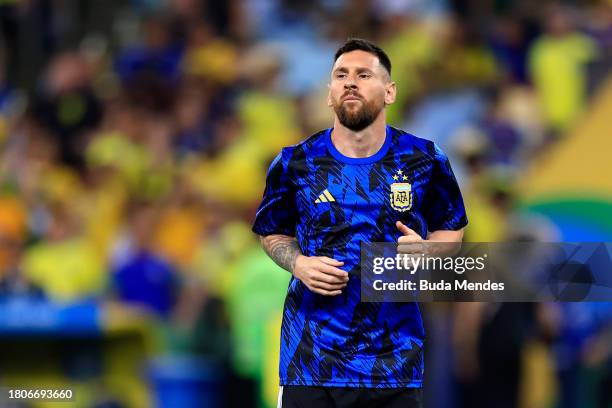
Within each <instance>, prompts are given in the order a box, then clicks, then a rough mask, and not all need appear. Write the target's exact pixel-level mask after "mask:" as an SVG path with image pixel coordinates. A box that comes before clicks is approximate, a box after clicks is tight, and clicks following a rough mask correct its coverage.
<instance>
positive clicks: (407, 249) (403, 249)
mask: <svg viewBox="0 0 612 408" xmlns="http://www.w3.org/2000/svg"><path fill="white" fill-rule="evenodd" d="M397 252H399V253H400V254H417V255H420V254H422V253H423V245H421V244H400V245H398V246H397Z"/></svg>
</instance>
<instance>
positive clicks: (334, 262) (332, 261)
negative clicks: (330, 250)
mask: <svg viewBox="0 0 612 408" xmlns="http://www.w3.org/2000/svg"><path fill="white" fill-rule="evenodd" d="M318 258H319V260H320V261H321V262H323V263H325V264H327V265H331V266H342V265H344V262H342V261H338V260H336V259H333V258H330V257H327V256H319V257H318Z"/></svg>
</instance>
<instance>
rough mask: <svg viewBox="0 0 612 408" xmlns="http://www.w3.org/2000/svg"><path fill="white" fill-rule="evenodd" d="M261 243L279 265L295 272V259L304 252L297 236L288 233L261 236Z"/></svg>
mask: <svg viewBox="0 0 612 408" xmlns="http://www.w3.org/2000/svg"><path fill="white" fill-rule="evenodd" d="M261 244H262V246H263V248H264V251H266V253H267V254H268V256H269V257H270V258H272V260H273V261H274V262H276V264H277V265H278V266H280V267H281V268H283V269H286V270H287V271H289V272H291V273H293V268H294V267H295V260H296V259H297V257H298V255H301V254H302V253H301V252H300V248H299V247H298V244H297V241H296V240H295V238H293V237H290V236H287V235H268V236H265V237H261Z"/></svg>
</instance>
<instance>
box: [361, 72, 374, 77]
mask: <svg viewBox="0 0 612 408" xmlns="http://www.w3.org/2000/svg"><path fill="white" fill-rule="evenodd" d="M370 77H371V75H370V74H368V73H367V72H362V73H361V74H359V78H361V79H368V78H370Z"/></svg>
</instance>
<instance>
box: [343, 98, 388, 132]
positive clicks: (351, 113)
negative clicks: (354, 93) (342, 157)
mask: <svg viewBox="0 0 612 408" xmlns="http://www.w3.org/2000/svg"><path fill="white" fill-rule="evenodd" d="M345 96H346V95H343V98H344V97H345ZM359 98H360V101H361V106H359V107H351V108H348V107H347V106H346V104H345V103H344V101H342V100H341V101H340V102H339V103H338V101H334V104H333V108H334V112H336V115H337V116H338V120H339V121H340V123H341V124H342V125H343V126H344V127H346V128H348V129H350V130H352V131H353V132H359V131H361V130H363V129H365V128H367V127H368V126H370V125H371V124H372V122H374V121H375V120H376V118H377V117H378V115H379V114H380V112H381V111H382V110H383V108H384V103H376V102H375V101H371V102H368V101H366V100H365V99H363V98H361V96H359Z"/></svg>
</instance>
